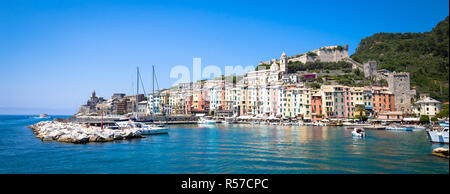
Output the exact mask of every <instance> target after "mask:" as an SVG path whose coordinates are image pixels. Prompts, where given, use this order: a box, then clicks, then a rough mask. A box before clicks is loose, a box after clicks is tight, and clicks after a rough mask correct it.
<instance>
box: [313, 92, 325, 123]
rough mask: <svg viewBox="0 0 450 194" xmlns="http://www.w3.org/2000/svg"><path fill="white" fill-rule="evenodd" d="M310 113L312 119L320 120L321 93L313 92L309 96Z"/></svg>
mask: <svg viewBox="0 0 450 194" xmlns="http://www.w3.org/2000/svg"><path fill="white" fill-rule="evenodd" d="M311 107H312V110H311V115H312V120H313V121H321V120H322V117H323V114H322V95H320V94H315V95H312V96H311Z"/></svg>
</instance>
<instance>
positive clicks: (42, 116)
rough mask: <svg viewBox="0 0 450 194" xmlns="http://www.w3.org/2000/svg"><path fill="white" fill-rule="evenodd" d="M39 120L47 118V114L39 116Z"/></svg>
mask: <svg viewBox="0 0 450 194" xmlns="http://www.w3.org/2000/svg"><path fill="white" fill-rule="evenodd" d="M39 118H41V119H42V118H48V115H47V114H40V115H39Z"/></svg>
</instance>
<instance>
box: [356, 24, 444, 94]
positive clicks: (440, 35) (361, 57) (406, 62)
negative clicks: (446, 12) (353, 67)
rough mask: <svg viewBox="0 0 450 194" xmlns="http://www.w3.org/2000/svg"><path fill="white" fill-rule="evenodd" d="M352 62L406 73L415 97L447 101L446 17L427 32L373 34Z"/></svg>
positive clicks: (365, 39) (357, 51)
mask: <svg viewBox="0 0 450 194" xmlns="http://www.w3.org/2000/svg"><path fill="white" fill-rule="evenodd" d="M351 58H352V59H354V60H355V61H358V62H360V63H364V62H367V61H368V60H376V61H378V64H379V65H378V69H388V70H390V71H407V72H409V73H410V76H411V86H415V87H416V89H417V92H418V93H430V95H431V97H432V98H435V99H437V100H440V101H448V100H449V23H448V16H447V17H446V18H445V20H443V21H441V22H439V23H438V24H437V25H436V26H435V27H434V28H433V29H432V30H431V31H430V32H424V33H377V34H374V35H372V36H370V37H367V38H364V39H362V40H361V42H360V43H359V45H358V48H357V49H356V52H355V53H354V54H353V55H352V56H351Z"/></svg>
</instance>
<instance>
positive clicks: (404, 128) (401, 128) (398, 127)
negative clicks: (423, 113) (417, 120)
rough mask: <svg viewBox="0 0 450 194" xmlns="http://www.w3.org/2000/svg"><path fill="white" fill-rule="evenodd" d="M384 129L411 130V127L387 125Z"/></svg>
mask: <svg viewBox="0 0 450 194" xmlns="http://www.w3.org/2000/svg"><path fill="white" fill-rule="evenodd" d="M386 130H391V131H412V128H408V127H402V126H389V127H386Z"/></svg>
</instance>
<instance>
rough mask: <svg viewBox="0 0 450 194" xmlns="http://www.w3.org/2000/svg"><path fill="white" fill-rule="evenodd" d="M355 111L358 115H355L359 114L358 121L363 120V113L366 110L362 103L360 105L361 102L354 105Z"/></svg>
mask: <svg viewBox="0 0 450 194" xmlns="http://www.w3.org/2000/svg"><path fill="white" fill-rule="evenodd" d="M355 111H357V112H359V115H357V116H359V121H363V118H364V115H363V113H364V112H365V111H366V107H364V105H362V104H358V105H356V107H355Z"/></svg>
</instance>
